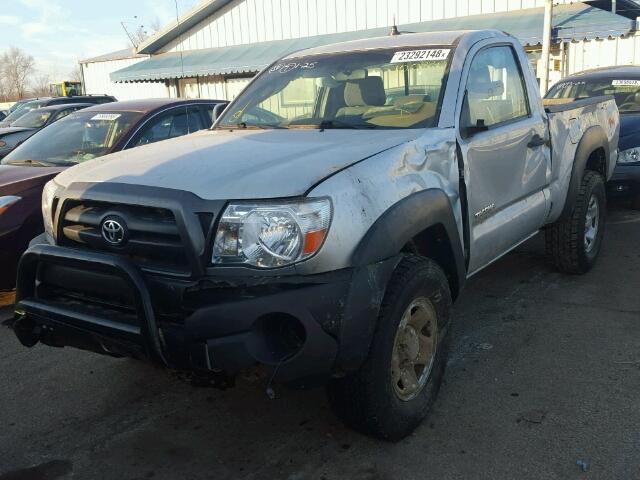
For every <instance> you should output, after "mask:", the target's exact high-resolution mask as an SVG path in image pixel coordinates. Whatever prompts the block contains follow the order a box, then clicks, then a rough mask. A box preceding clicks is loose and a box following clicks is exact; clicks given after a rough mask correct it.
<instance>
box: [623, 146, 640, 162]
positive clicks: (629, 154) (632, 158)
mask: <svg viewBox="0 0 640 480" xmlns="http://www.w3.org/2000/svg"><path fill="white" fill-rule="evenodd" d="M638 162H640V148H629V149H627V150H623V151H622V152H620V155H618V163H638Z"/></svg>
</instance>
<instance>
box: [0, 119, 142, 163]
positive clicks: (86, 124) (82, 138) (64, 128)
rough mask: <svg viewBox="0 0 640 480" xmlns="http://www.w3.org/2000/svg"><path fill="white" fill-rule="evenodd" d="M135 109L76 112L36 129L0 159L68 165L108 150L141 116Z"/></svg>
mask: <svg viewBox="0 0 640 480" xmlns="http://www.w3.org/2000/svg"><path fill="white" fill-rule="evenodd" d="M142 115H143V114H142V113H139V112H122V113H118V112H108V113H107V112H100V113H98V112H78V113H74V114H71V115H69V116H68V117H65V118H64V119H62V120H60V121H58V122H55V123H53V124H51V125H50V126H48V127H47V128H44V129H42V130H40V131H39V132H38V133H36V134H35V135H34V136H33V137H31V138H30V139H29V141H28V142H25V143H23V144H22V145H20V146H19V147H18V148H16V149H15V150H13V151H12V152H11V153H10V154H9V155H7V156H6V157H4V159H3V160H2V163H3V164H11V163H14V162H24V161H29V160H31V161H40V162H46V163H51V164H54V165H72V164H76V163H81V162H84V161H87V160H91V159H92V158H96V157H100V156H102V155H105V154H107V153H109V152H110V150H111V148H112V147H113V146H114V145H116V144H117V143H118V141H119V140H120V139H121V138H122V136H123V135H124V134H125V133H126V132H127V131H129V129H130V128H131V127H132V126H133V125H134V124H135V123H137V122H138V120H139V119H140V118H141V117H142Z"/></svg>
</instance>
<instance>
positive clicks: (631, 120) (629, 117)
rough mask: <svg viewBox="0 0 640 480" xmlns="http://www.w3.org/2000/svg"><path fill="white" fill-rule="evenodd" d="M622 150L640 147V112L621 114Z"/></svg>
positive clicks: (620, 145) (620, 146)
mask: <svg viewBox="0 0 640 480" xmlns="http://www.w3.org/2000/svg"><path fill="white" fill-rule="evenodd" d="M618 147H619V148H620V150H626V149H628V148H633V147H640V113H624V114H621V115H620V144H619V145H618Z"/></svg>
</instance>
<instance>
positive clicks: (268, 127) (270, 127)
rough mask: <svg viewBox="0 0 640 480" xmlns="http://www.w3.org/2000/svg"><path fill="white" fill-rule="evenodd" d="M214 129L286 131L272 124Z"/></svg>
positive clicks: (236, 125) (244, 123)
mask: <svg viewBox="0 0 640 480" xmlns="http://www.w3.org/2000/svg"><path fill="white" fill-rule="evenodd" d="M216 128H219V129H225V130H235V129H239V130H251V129H256V130H280V129H286V128H287V127H283V126H281V125H274V124H272V123H249V124H247V123H246V122H240V123H236V124H235V125H224V126H218V127H216Z"/></svg>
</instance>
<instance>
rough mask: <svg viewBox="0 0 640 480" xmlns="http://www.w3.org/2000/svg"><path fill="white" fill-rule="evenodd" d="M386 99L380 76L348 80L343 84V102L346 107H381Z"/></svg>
mask: <svg viewBox="0 0 640 480" xmlns="http://www.w3.org/2000/svg"><path fill="white" fill-rule="evenodd" d="M386 101H387V94H386V93H385V91H384V83H383V81H382V77H367V78H362V79H359V80H349V81H347V82H346V83H345V85H344V102H345V103H346V104H347V106H348V107H362V106H365V105H372V106H377V107H381V106H382V105H384V104H385V102H386Z"/></svg>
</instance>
